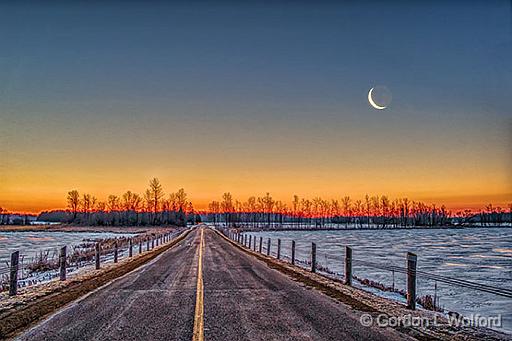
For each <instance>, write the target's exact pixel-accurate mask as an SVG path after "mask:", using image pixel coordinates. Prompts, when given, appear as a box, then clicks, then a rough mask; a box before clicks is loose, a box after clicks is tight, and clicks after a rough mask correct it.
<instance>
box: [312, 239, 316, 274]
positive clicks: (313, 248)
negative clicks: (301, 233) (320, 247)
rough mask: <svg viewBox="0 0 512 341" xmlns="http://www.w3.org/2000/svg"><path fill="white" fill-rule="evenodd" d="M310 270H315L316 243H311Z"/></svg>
mask: <svg viewBox="0 0 512 341" xmlns="http://www.w3.org/2000/svg"><path fill="white" fill-rule="evenodd" d="M311 272H316V244H315V243H311Z"/></svg>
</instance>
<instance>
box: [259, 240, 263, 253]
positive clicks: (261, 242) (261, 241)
mask: <svg viewBox="0 0 512 341" xmlns="http://www.w3.org/2000/svg"><path fill="white" fill-rule="evenodd" d="M261 244H263V237H260V253H261Z"/></svg>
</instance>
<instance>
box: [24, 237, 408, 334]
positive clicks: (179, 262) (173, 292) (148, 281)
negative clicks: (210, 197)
mask: <svg viewBox="0 0 512 341" xmlns="http://www.w3.org/2000/svg"><path fill="white" fill-rule="evenodd" d="M200 235H201V233H200V229H197V230H195V231H193V232H192V233H190V234H189V235H188V236H187V238H185V239H184V240H183V241H182V242H180V243H179V244H178V245H176V246H175V247H174V248H172V249H170V250H168V251H166V252H165V253H163V254H162V255H160V256H159V257H158V258H156V259H155V260H153V261H152V262H151V263H149V264H148V265H145V266H144V267H142V268H140V269H138V270H135V271H134V272H131V273H129V274H128V275H126V276H124V277H122V278H120V279H118V280H116V281H114V282H112V283H111V284H109V285H107V286H105V287H103V288H101V289H99V290H97V291H95V292H93V293H92V294H90V295H88V296H86V297H85V298H83V299H81V300H79V301H77V302H75V303H73V304H71V305H69V306H68V307H65V308H64V309H62V310H60V311H59V312H57V313H55V314H54V315H52V316H50V317H49V318H47V319H46V320H44V321H42V322H40V323H39V324H38V325H36V326H34V327H33V328H32V329H30V330H28V331H27V332H25V333H24V334H23V335H21V336H19V339H21V340H141V339H145V340H192V336H193V330H194V317H195V316H194V315H195V305H196V289H197V283H198V277H197V267H198V261H199V252H198V251H199V245H200V238H201V237H200ZM203 242H204V249H203V255H202V262H203V263H202V267H203V286H204V291H203V296H204V305H203V308H202V311H203V310H204V315H202V316H201V318H202V319H203V321H204V339H205V340H230V341H234V340H291V339H295V340H391V339H406V337H405V336H403V335H402V334H399V333H397V332H395V331H393V330H384V329H372V328H367V327H363V326H361V324H360V323H359V316H360V313H358V312H356V311H353V309H352V308H351V307H349V306H347V305H344V304H342V303H339V302H337V301H335V300H333V299H331V298H329V297H327V296H325V295H323V294H322V293H319V292H317V291H316V290H313V289H310V288H306V287H305V286H303V285H301V284H300V283H296V282H294V281H293V280H291V279H289V278H288V277H286V276H285V275H283V274H281V273H280V272H278V271H276V270H273V269H271V268H269V267H268V266H267V265H266V264H264V263H262V262H260V261H258V260H256V259H255V258H254V257H252V256H250V255H248V254H246V253H244V252H243V251H240V250H238V249H237V248H236V247H234V246H232V245H230V244H229V243H228V242H227V241H225V240H224V239H223V238H222V237H220V236H219V235H217V234H216V233H215V232H214V231H212V230H209V229H205V230H204V241H203ZM202 311H201V312H202ZM196 319H197V316H196Z"/></svg>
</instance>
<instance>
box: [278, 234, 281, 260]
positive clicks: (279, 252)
mask: <svg viewBox="0 0 512 341" xmlns="http://www.w3.org/2000/svg"><path fill="white" fill-rule="evenodd" d="M277 259H281V239H277Z"/></svg>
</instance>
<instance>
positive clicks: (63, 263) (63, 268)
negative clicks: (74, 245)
mask: <svg viewBox="0 0 512 341" xmlns="http://www.w3.org/2000/svg"><path fill="white" fill-rule="evenodd" d="M59 267H60V280H61V281H65V280H66V246H63V247H61V248H60V254H59Z"/></svg>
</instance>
